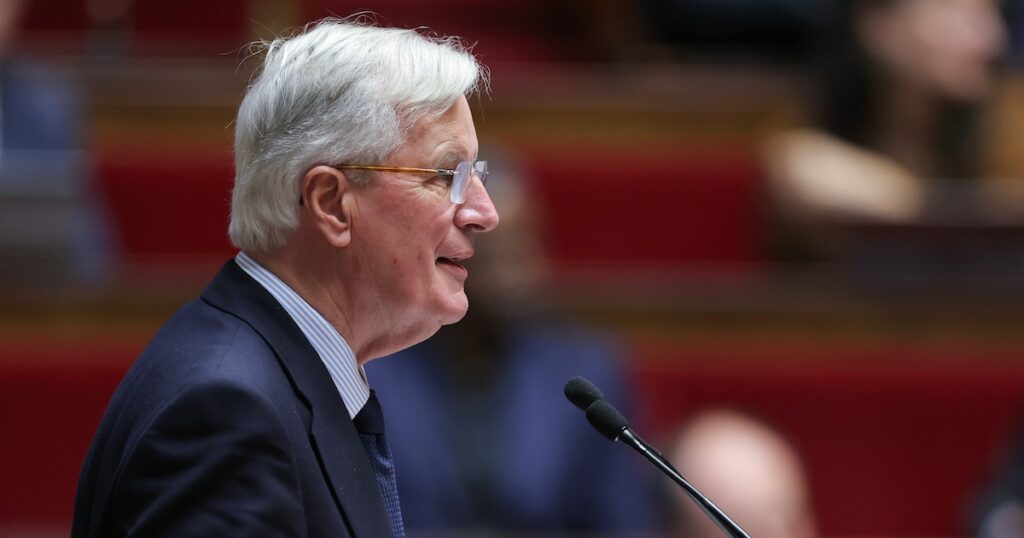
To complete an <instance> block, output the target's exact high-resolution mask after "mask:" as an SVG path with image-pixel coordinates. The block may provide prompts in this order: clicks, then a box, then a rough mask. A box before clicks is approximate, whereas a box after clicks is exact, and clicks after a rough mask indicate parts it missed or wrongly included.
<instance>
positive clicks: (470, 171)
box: [333, 161, 489, 204]
mask: <svg viewBox="0 0 1024 538" xmlns="http://www.w3.org/2000/svg"><path fill="white" fill-rule="evenodd" d="M333 168H338V169H341V170H372V171H374V172H404V173H411V174H435V175H438V176H446V177H447V178H449V181H451V187H450V190H449V197H450V198H451V200H452V203H453V204H462V203H465V202H466V190H467V189H469V180H470V179H472V178H473V176H474V175H475V176H476V177H478V178H480V183H482V184H484V185H487V174H488V173H489V171H488V170H487V161H462V162H461V163H459V164H458V166H456V167H455V170H448V169H445V168H409V167H405V166H371V165H364V164H339V165H337V166H334V167H333Z"/></svg>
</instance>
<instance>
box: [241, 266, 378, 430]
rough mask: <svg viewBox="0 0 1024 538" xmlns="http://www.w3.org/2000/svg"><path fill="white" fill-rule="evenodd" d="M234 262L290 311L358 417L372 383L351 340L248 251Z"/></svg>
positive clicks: (346, 405) (347, 407)
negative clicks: (358, 360)
mask: <svg viewBox="0 0 1024 538" xmlns="http://www.w3.org/2000/svg"><path fill="white" fill-rule="evenodd" d="M235 262H236V263H238V266H239V267H241V268H242V270H243V271H245V272H246V273H247V274H248V275H249V276H251V277H252V278H253V279H254V280H256V282H259V283H260V285H261V286H263V287H264V288H266V290H267V291H268V292H269V293H270V295H272V296H273V297H274V299H275V300H277V302H278V303H280V304H281V306H282V307H283V308H284V309H285V311H286V312H288V315H289V316H291V318H292V319H293V320H294V321H295V324H296V325H298V326H299V329H300V330H301V331H302V334H303V335H305V336H306V339H307V340H309V343H310V344H311V345H312V346H313V349H315V350H316V352H317V354H318V355H320V360H321V361H323V363H324V366H325V367H327V372H328V373H330V375H331V380H332V381H334V386H335V387H337V389H338V393H339V394H341V399H342V400H343V401H344V402H345V408H346V409H347V410H348V414H349V417H351V418H355V416H356V414H357V413H359V410H360V409H362V408H363V406H364V405H366V401H367V400H368V399H369V397H370V386H369V384H368V383H367V381H366V372H364V371H363V368H362V366H359V363H358V362H357V361H356V356H355V353H353V352H352V348H351V347H349V345H348V342H345V339H344V338H343V337H342V336H341V334H340V333H338V330H337V329H335V328H334V326H333V325H331V324H330V323H329V322H328V321H327V320H326V319H324V317H323V316H322V315H320V313H319V312H317V311H316V310H315V309H314V308H313V307H312V306H310V305H309V303H307V302H306V300H305V299H303V298H302V297H300V296H299V294H298V293H295V290H293V289H291V288H290V287H289V286H288V285H287V284H285V283H284V281H282V280H281V279H280V278H278V277H277V276H276V275H274V274H273V273H271V272H270V271H269V270H268V269H267V268H265V267H263V266H262V265H260V264H259V262H257V261H256V260H254V259H252V257H250V256H249V255H248V254H246V253H244V252H239V253H238V255H237V256H235Z"/></svg>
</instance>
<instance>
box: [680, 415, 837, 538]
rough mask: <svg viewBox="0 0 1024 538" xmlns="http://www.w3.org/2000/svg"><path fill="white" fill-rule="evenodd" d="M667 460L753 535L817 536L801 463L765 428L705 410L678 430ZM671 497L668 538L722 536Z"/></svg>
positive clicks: (684, 498)
mask: <svg viewBox="0 0 1024 538" xmlns="http://www.w3.org/2000/svg"><path fill="white" fill-rule="evenodd" d="M668 455H669V460H670V461H672V462H674V464H675V465H676V467H677V468H678V469H679V472H680V473H681V474H682V475H683V476H684V477H686V479H687V480H688V481H689V482H690V483H691V484H693V485H694V487H696V488H697V489H699V490H700V491H701V492H702V493H704V495H706V496H707V497H708V498H709V499H711V501H712V502H714V503H715V504H716V505H718V507H719V508H721V509H722V510H723V511H725V513H727V514H729V517H730V518H731V519H732V520H733V521H735V522H736V523H737V524H738V525H739V526H741V527H743V530H745V531H747V533H748V534H750V536H754V537H756V538H814V537H815V536H817V531H816V530H815V522H814V514H813V512H812V510H811V504H810V495H809V493H808V487H807V480H806V478H805V476H804V471H803V466H802V464H801V462H800V459H799V456H798V455H797V453H796V450H794V449H793V447H792V446H791V445H790V444H789V442H788V441H786V439H784V438H783V437H782V436H781V435H780V434H779V433H778V432H776V431H775V430H773V429H771V428H770V427H768V426H767V425H765V424H763V423H761V422H759V421H757V420H754V419H752V418H750V417H748V416H746V415H744V414H741V413H738V412H736V411H730V410H725V409H712V410H707V411H703V412H701V413H699V414H697V415H696V416H695V417H694V418H693V419H691V420H690V421H688V422H687V423H686V424H685V425H684V426H683V427H682V428H681V429H680V430H679V432H678V433H677V435H676V438H675V441H674V442H673V443H672V444H671V448H670V450H669V452H668ZM672 497H673V500H674V502H673V503H672V506H673V510H672V513H673V514H675V516H676V517H675V521H674V529H675V530H674V532H673V536H678V537H679V538H718V537H719V536H722V531H721V529H719V528H718V526H717V525H716V524H715V523H714V522H713V521H712V520H711V518H709V517H707V515H706V514H704V512H702V511H701V509H700V507H699V506H698V505H697V504H696V503H695V502H693V499H692V498H690V497H689V496H688V495H687V494H686V493H685V492H683V491H682V490H681V489H679V488H673V490H672Z"/></svg>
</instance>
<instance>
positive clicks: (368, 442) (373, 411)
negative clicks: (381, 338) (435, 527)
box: [353, 390, 405, 538]
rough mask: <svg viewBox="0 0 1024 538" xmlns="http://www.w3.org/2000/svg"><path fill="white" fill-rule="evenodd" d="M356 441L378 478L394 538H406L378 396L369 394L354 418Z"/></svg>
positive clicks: (393, 468)
mask: <svg viewBox="0 0 1024 538" xmlns="http://www.w3.org/2000/svg"><path fill="white" fill-rule="evenodd" d="M353 423H354V424H355V426H356V430H358V431H359V437H360V438H362V440H363V447H364V448H366V454H367V455H368V456H370V463H372V464H373V474H374V475H376V477H377V485H378V486H379V487H380V493H381V495H383V497H384V507H385V508H387V510H388V516H390V517H391V528H392V529H394V531H395V536H396V538H405V525H404V524H403V523H402V506H401V505H400V504H399V502H398V484H397V482H396V481H395V462H394V460H393V459H392V458H391V450H389V449H388V443H387V439H386V438H385V437H384V413H383V412H382V411H381V409H380V402H378V401H377V395H376V393H374V392H373V391H372V390H371V391H370V399H369V400H367V401H366V405H364V406H363V408H362V409H361V410H359V413H357V414H356V418H355V419H354V420H353Z"/></svg>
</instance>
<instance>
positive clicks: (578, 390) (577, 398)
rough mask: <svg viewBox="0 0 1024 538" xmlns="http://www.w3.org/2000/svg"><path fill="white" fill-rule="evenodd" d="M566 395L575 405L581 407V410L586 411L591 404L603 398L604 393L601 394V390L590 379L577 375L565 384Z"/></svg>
mask: <svg viewBox="0 0 1024 538" xmlns="http://www.w3.org/2000/svg"><path fill="white" fill-rule="evenodd" d="M565 397H566V398H568V399H569V401H570V402H572V404H573V405H575V406H576V407H579V408H580V411H586V410H587V408H588V407H590V404H592V403H594V402H596V401H598V400H603V399H604V394H601V390H600V389H598V388H597V387H596V386H594V384H593V383H591V382H590V380H589V379H587V378H585V377H581V376H576V377H574V378H572V379H570V380H569V382H568V383H566V384H565Z"/></svg>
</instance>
